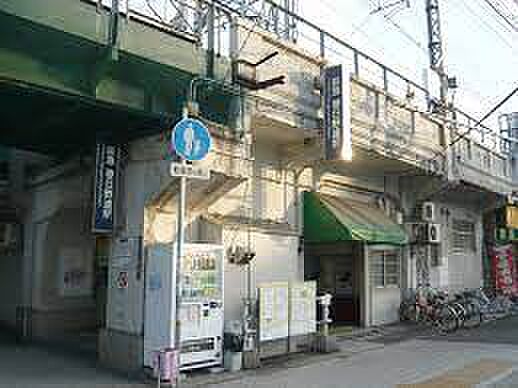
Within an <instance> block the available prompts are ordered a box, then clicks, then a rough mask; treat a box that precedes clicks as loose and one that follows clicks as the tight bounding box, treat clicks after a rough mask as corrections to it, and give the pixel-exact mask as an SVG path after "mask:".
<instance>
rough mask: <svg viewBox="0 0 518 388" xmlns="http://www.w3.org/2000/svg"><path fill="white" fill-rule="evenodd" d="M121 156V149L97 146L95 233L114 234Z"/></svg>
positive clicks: (111, 146)
mask: <svg viewBox="0 0 518 388" xmlns="http://www.w3.org/2000/svg"><path fill="white" fill-rule="evenodd" d="M119 156H120V150H119V147H117V146H115V145H108V144H97V150H96V158H95V185H94V211H93V225H92V230H93V232H94V233H112V232H113V229H114V226H115V199H116V186H117V179H118V173H119V171H118V170H119Z"/></svg>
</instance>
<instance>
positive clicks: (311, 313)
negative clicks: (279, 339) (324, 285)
mask: <svg viewBox="0 0 518 388" xmlns="http://www.w3.org/2000/svg"><path fill="white" fill-rule="evenodd" d="M316 297H317V284H316V282H305V283H302V282H300V283H291V285H290V321H289V329H290V330H289V332H290V336H297V335H306V334H311V333H315V332H316V331H317V304H316Z"/></svg>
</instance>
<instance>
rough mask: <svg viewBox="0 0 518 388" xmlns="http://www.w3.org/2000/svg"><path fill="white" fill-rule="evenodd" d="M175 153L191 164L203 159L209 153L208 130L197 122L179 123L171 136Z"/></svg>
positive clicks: (209, 138) (182, 121) (191, 120)
mask: <svg viewBox="0 0 518 388" xmlns="http://www.w3.org/2000/svg"><path fill="white" fill-rule="evenodd" d="M171 140H172V143H173V148H174V150H175V152H176V153H177V154H178V155H179V156H181V157H182V158H184V159H185V160H189V161H191V162H194V161H197V160H202V159H204V158H205V157H206V156H207V154H208V153H209V151H210V147H211V143H212V140H211V137H210V133H209V130H208V128H207V127H206V126H205V124H203V123H202V122H201V121H199V120H195V119H189V118H186V119H183V120H181V121H179V122H178V123H177V124H176V125H175V127H174V129H173V134H172V139H171Z"/></svg>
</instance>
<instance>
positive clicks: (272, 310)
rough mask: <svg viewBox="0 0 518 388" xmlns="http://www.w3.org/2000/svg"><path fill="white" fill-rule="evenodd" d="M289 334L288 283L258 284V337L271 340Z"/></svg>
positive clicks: (262, 339) (285, 336) (261, 339)
mask: <svg viewBox="0 0 518 388" xmlns="http://www.w3.org/2000/svg"><path fill="white" fill-rule="evenodd" d="M288 334H289V285H288V283H287V282H278V283H268V284H263V285H261V286H259V339H260V341H272V340H276V339H282V338H287V337H288Z"/></svg>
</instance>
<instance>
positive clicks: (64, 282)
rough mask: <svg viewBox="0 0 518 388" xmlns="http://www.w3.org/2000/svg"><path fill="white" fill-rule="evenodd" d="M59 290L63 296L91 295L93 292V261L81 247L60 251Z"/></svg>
mask: <svg viewBox="0 0 518 388" xmlns="http://www.w3.org/2000/svg"><path fill="white" fill-rule="evenodd" d="M59 291H60V294H61V296H63V297H77V296H89V295H92V292H93V261H92V260H88V258H87V257H85V255H84V254H83V252H82V250H81V249H80V248H73V247H67V248H62V249H61V250H60V253H59Z"/></svg>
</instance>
